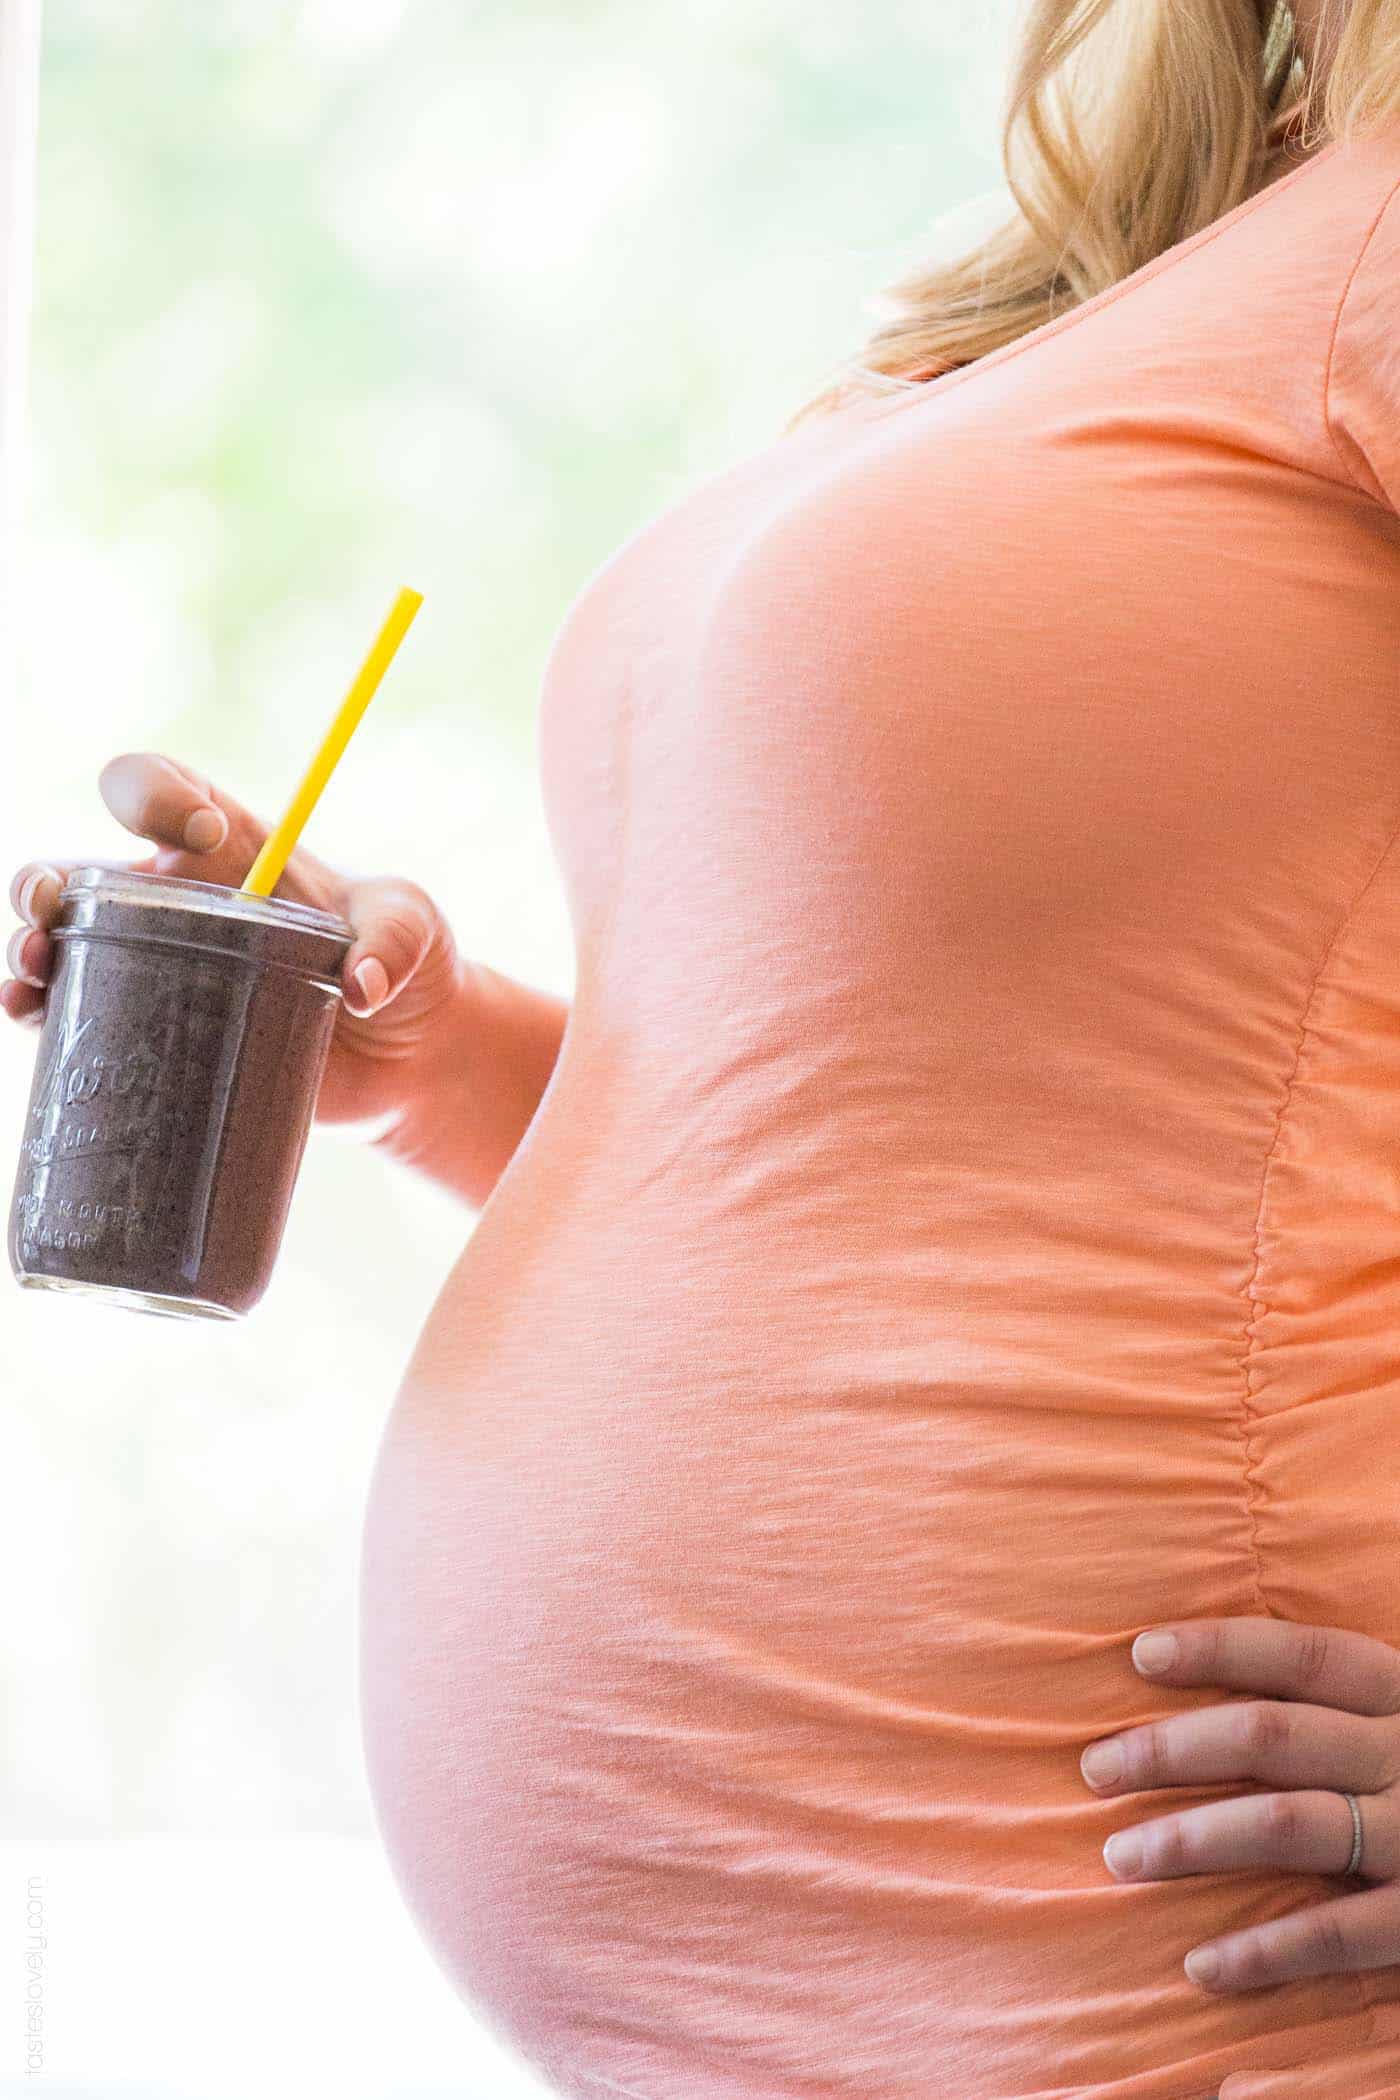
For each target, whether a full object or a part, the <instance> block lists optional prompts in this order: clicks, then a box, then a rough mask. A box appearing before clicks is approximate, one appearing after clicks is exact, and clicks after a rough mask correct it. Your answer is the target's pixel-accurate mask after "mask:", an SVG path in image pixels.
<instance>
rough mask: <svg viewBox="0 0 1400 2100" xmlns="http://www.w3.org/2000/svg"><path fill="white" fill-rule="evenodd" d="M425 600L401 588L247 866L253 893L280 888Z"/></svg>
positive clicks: (266, 894) (247, 883)
mask: <svg viewBox="0 0 1400 2100" xmlns="http://www.w3.org/2000/svg"><path fill="white" fill-rule="evenodd" d="M422 603H423V596H422V593H421V592H420V591H410V590H407V589H405V590H401V591H400V592H399V595H398V597H397V598H396V599H395V600H394V603H393V605H392V606H391V607H390V610H389V617H388V619H387V620H386V621H385V622H384V625H383V626H382V627H381V628H380V630H379V633H378V635H377V636H376V637H375V641H374V645H373V647H372V648H371V650H370V652H369V655H368V656H367V657H366V658H365V660H364V662H363V663H362V664H361V666H360V668H359V670H358V672H357V673H356V675H355V682H354V684H353V685H352V686H351V688H350V690H349V692H348V693H347V694H346V695H345V698H344V699H343V700H342V701H341V703H340V706H339V707H338V708H337V709H336V713H335V720H334V721H333V722H332V723H331V726H330V728H329V729H328V730H327V731H326V734H325V736H324V737H323V738H322V740H321V748H320V750H319V751H318V752H317V753H316V756H315V757H314V758H313V759H312V761H311V763H310V765H309V766H308V767H307V769H306V773H305V775H304V777H303V779H302V782H301V785H300V787H298V789H297V791H296V793H295V794H294V795H293V797H292V799H291V801H290V802H289V803H288V804H287V808H286V813H285V814H284V815H283V817H282V819H281V821H280V822H279V824H278V825H277V828H276V830H275V831H271V832H269V833H268V836H267V839H266V842H265V843H264V845H263V849H262V851H261V853H259V855H258V857H257V859H256V860H255V861H254V862H253V865H252V867H251V868H250V869H249V870H248V874H247V877H246V879H245V881H244V883H243V888H244V890H245V892H246V893H247V894H248V895H249V896H250V897H270V896H271V895H272V892H273V891H274V890H275V889H276V887H277V883H278V880H279V878H280V877H281V874H282V870H283V869H284V868H285V867H286V865H287V862H288V861H289V860H290V858H291V854H292V848H293V847H294V846H295V845H296V842H297V840H298V839H299V838H300V837H301V834H302V828H303V826H304V825H305V823H306V820H307V818H308V817H309V816H310V814H311V812H312V810H313V809H314V808H315V807H316V804H317V802H318V801H319V800H320V796H321V790H322V789H323V788H324V787H325V785H326V782H327V781H328V780H329V779H330V777H331V775H332V773H333V772H334V771H335V769H336V766H337V765H338V764H339V762H340V758H341V754H342V753H343V752H344V750H345V746H346V745H347V744H348V743H349V741H350V739H351V737H352V736H353V735H354V733H355V728H356V725H357V724H358V722H359V719H360V717H361V715H362V714H363V713H364V711H365V709H366V708H367V707H368V706H369V703H370V701H371V700H372V699H373V698H374V695H375V692H376V691H377V689H378V686H379V681H380V679H381V678H382V677H383V676H384V673H385V672H386V671H387V670H388V668H389V665H390V664H391V663H392V661H393V658H394V651H395V650H396V649H397V648H398V646H399V643H400V642H401V641H402V640H403V638H404V636H405V635H406V634H407V632H408V629H409V625H410V622H411V621H412V619H413V616H414V614H415V613H416V612H417V610H418V608H419V606H420V605H421V604H422Z"/></svg>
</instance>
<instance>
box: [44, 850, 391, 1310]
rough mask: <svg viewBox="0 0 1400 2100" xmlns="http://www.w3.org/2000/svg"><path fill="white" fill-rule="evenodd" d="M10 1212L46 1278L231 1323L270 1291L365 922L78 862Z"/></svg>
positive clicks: (59, 926) (64, 906) (67, 890)
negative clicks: (352, 953)
mask: <svg viewBox="0 0 1400 2100" xmlns="http://www.w3.org/2000/svg"><path fill="white" fill-rule="evenodd" d="M51 932H52V937H53V941H54V944H55V958H54V967H53V974H52V977H51V979H50V983H49V988H48V996H47V1001H46V1005H45V1011H44V1022H43V1027H42V1029H41V1031H40V1035H39V1046H38V1052H37V1055H36V1059H35V1068H34V1085H33V1090H32V1092H31V1094H30V1098H29V1111H28V1117H27V1120H26V1123H25V1130H24V1138H23V1141H22V1144H21V1149H20V1164H19V1176H18V1179H17V1181H16V1183H15V1200H14V1205H13V1209H12V1211H11V1216H10V1233H9V1244H10V1264H11V1267H12V1268H13V1270H14V1273H15V1275H16V1277H17V1278H18V1280H19V1282H20V1283H21V1284H23V1285H25V1286H27V1287H29V1288H32V1289H38V1290H58V1291H85V1292H100V1293H102V1294H103V1295H104V1296H106V1297H108V1298H109V1299H113V1300H115V1301H116V1302H118V1303H121V1304H124V1305H127V1306H130V1307H133V1308H134V1309H136V1310H138V1311H142V1312H152V1313H168V1314H173V1315H175V1316H177V1317H184V1318H201V1317H202V1318H208V1319H236V1318H238V1317H239V1316H240V1315H241V1314H243V1313H246V1312H247V1311H249V1309H250V1308H251V1307H252V1306H254V1305H255V1304H256V1303H257V1301H258V1299H259V1298H260V1297H261V1296H262V1294H263V1292H264V1290H265V1289H266V1288H267V1283H268V1279H269V1277H270V1276H271V1273H272V1266H273V1263H274V1261H275V1260H276V1257H277V1250H278V1247H279V1246H280V1245H281V1241H282V1232H283V1228H284V1226H285V1224H286V1218H287V1210H288V1206H289V1204H290V1202H291V1196H292V1188H293V1185H294V1184H295V1181H296V1177H297V1170H298V1168H299V1166H300V1164H301V1157H302V1153H303V1151H304V1149H305V1146H306V1139H307V1133H308V1131H309V1129H310V1127H311V1118H312V1113H313V1111H314V1109H315V1105H316V1095H317V1092H318V1089H319V1087H320V1083H321V1075H322V1072H323V1071H324V1069H325V1063H326V1057H327V1055H328V1053H329V1050H330V1040H331V1031H332V1029H333V1027H334V1025H335V1017H336V1010H337V1006H338V1003H339V1000H340V983H339V979H340V971H341V967H342V965H343V963H344V960H345V956H346V952H347V950H348V949H349V946H350V943H351V940H352V938H353V931H352V929H351V927H350V926H349V925H348V924H347V923H346V922H345V921H344V920H343V919H339V918H336V917H335V916H334V915H333V914H331V913H329V912H322V911H313V910H311V909H310V908H309V907H308V906H306V905H301V904H289V903H286V902H284V901H282V900H281V899H278V898H270V897H251V896H245V895H244V894H243V892H242V891H241V890H232V889H227V888H225V887H224V886H223V885H222V884H220V883H211V882H177V881H175V880H173V879H172V878H170V877H168V876H163V875H146V874H136V873H131V872H129V871H126V870H112V869H106V868H97V867H87V868H78V869H76V870H75V871H74V873H73V874H72V875H71V876H70V877H69V878H68V881H67V882H66V883H65V885H64V888H63V893H62V896H61V898H60V900H59V908H58V914H57V917H56V919H55V922H54V925H53V927H52V929H51Z"/></svg>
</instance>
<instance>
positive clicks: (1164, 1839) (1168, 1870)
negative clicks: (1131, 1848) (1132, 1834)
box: [1142, 1817, 1193, 1874]
mask: <svg viewBox="0 0 1400 2100" xmlns="http://www.w3.org/2000/svg"><path fill="white" fill-rule="evenodd" d="M1142 1850H1143V1858H1144V1860H1145V1862H1146V1865H1147V1867H1148V1869H1149V1871H1150V1872H1152V1873H1156V1874H1182V1873H1187V1872H1189V1871H1190V1867H1191V1861H1192V1858H1193V1847H1192V1844H1191V1839H1190V1835H1189V1833H1188V1832H1187V1830H1186V1829H1185V1828H1184V1826H1183V1823H1182V1819H1181V1818H1180V1817H1171V1818H1169V1819H1168V1820H1167V1821H1166V1822H1165V1823H1163V1824H1162V1826H1161V1828H1160V1829H1159V1830H1156V1831H1154V1832H1153V1833H1152V1834H1151V1835H1150V1836H1148V1837H1146V1838H1144V1840H1143V1847H1142Z"/></svg>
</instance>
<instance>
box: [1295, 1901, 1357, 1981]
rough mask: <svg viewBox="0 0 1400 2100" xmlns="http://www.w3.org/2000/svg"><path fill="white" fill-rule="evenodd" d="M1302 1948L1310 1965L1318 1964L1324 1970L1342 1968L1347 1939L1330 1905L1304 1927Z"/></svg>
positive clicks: (1321, 1908) (1322, 1906) (1326, 1905)
mask: <svg viewBox="0 0 1400 2100" xmlns="http://www.w3.org/2000/svg"><path fill="white" fill-rule="evenodd" d="M1302 1948H1303V1954H1304V1958H1305V1959H1306V1960H1307V1961H1308V1962H1309V1963H1312V1962H1317V1963H1318V1964H1319V1965H1320V1966H1321V1967H1323V1968H1327V1969H1335V1968H1340V1967H1341V1966H1342V1965H1343V1964H1344V1963H1345V1961H1346V1953H1347V1949H1346V1939H1345V1936H1344V1935H1343V1932H1342V1928H1341V1926H1340V1925H1339V1924H1338V1922H1337V1920H1336V1918H1335V1917H1334V1916H1333V1915H1332V1906H1331V1905H1330V1904H1323V1905H1321V1906H1320V1907H1319V1909H1318V1910H1317V1912H1316V1913H1315V1915H1314V1916H1312V1917H1311V1918H1309V1919H1308V1921H1307V1923H1306V1924H1305V1925H1304V1926H1303V1928H1302Z"/></svg>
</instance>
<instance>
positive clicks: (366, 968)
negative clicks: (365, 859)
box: [341, 876, 444, 1017]
mask: <svg viewBox="0 0 1400 2100" xmlns="http://www.w3.org/2000/svg"><path fill="white" fill-rule="evenodd" d="M342 909H343V911H344V915H345V917H346V918H347V919H348V920H349V921H350V924H351V925H352V926H353V927H354V929H355V938H354V941H353V942H352V943H351V946H350V949H349V952H348V954H347V955H346V958H345V967H344V969H343V971H342V973H341V983H342V988H343V990H344V994H345V1004H346V1006H347V1007H348V1008H349V1010H350V1012H351V1013H352V1014H356V1015H358V1016H361V1017H363V1016H366V1015H368V1014H373V1013H378V1012H379V1010H380V1008H381V1007H384V1006H387V1005H388V1004H389V1002H390V1001H391V1000H393V999H396V998H397V997H398V995H399V993H400V992H401V991H402V990H403V988H404V986H405V985H406V984H407V983H408V982H409V981H410V979H411V978H412V977H414V976H415V975H416V974H417V972H418V970H419V968H420V967H421V965H422V963H423V961H424V959H425V958H426V957H427V955H428V953H429V951H430V950H431V949H432V948H433V946H434V943H435V942H436V941H438V939H439V937H440V936H441V935H443V933H444V928H443V922H442V919H441V917H440V915H439V912H438V909H437V906H436V905H435V904H434V903H433V900H432V898H431V897H430V896H429V895H428V893H427V891H426V890H423V889H420V888H419V887H418V884H417V883H416V882H405V881H402V880H401V879H400V878H399V877H397V876H381V877H375V878H373V879H372V880H369V881H364V882H357V883H354V884H352V885H351V887H350V889H349V890H348V891H347V893H346V897H345V902H344V905H343V907H342Z"/></svg>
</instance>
